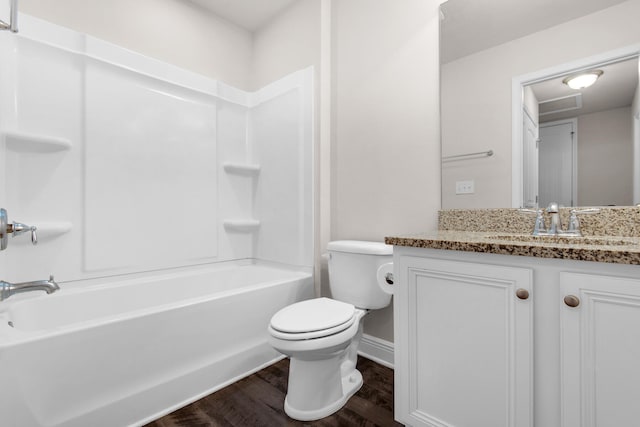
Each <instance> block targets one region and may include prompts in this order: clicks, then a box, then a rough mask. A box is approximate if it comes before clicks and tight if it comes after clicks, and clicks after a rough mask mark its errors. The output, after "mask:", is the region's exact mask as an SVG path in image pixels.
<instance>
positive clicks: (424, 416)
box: [394, 256, 533, 427]
mask: <svg viewBox="0 0 640 427" xmlns="http://www.w3.org/2000/svg"><path fill="white" fill-rule="evenodd" d="M396 261H398V260H396ZM396 265H397V266H398V274H399V281H400V282H401V283H402V285H401V286H399V287H398V288H396V289H397V291H396V296H395V298H396V299H395V303H394V304H395V306H394V309H395V310H396V312H397V313H399V316H397V317H396V319H397V325H398V327H397V328H396V351H397V353H396V355H397V357H396V406H395V408H396V413H399V414H402V418H401V419H400V421H401V422H403V423H405V424H408V425H412V426H476V427H480V426H486V427H501V426H504V427H506V426H523V427H524V426H530V425H531V424H530V420H531V418H532V415H531V399H532V395H531V388H532V378H531V375H532V363H531V351H532V338H533V334H532V314H533V311H532V299H531V298H530V297H529V295H530V293H531V291H532V289H531V285H532V270H531V269H529V268H513V267H506V266H496V265H484V264H480V263H474V262H468V261H454V260H442V259H435V258H426V257H415V256H402V257H400V259H399V262H398V263H397V264H396Z"/></svg>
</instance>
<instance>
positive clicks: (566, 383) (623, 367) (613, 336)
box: [560, 273, 640, 427]
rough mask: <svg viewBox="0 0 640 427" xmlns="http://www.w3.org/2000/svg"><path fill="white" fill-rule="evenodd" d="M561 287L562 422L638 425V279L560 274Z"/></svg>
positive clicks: (569, 425) (592, 426) (588, 426)
mask: <svg viewBox="0 0 640 427" xmlns="http://www.w3.org/2000/svg"><path fill="white" fill-rule="evenodd" d="M560 288H561V291H562V293H561V296H560V297H561V298H562V299H563V300H565V303H564V304H563V303H561V305H562V308H561V310H560V328H561V355H562V356H561V357H562V365H561V393H562V395H561V397H562V407H561V412H562V427H614V426H615V427H631V426H637V425H640V424H639V423H640V280H638V279H628V278H619V277H612V276H594V275H586V274H576V273H561V276H560ZM567 303H569V304H570V305H575V307H571V306H568V305H567ZM576 304H577V305H576Z"/></svg>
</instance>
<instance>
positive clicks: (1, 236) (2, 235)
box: [0, 208, 38, 250]
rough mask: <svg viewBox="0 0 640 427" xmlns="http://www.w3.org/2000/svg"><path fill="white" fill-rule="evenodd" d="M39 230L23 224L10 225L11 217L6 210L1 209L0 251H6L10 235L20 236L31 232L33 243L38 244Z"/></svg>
mask: <svg viewBox="0 0 640 427" xmlns="http://www.w3.org/2000/svg"><path fill="white" fill-rule="evenodd" d="M36 230H37V228H36V227H34V226H32V225H26V224H23V223H21V222H12V223H9V217H8V215H7V211H6V210H5V209H2V208H0V250H5V249H6V248H7V246H8V244H9V240H8V237H9V234H13V236H14V237H15V236H19V235H21V234H23V233H27V232H31V243H33V244H34V245H36V244H38V235H37V234H36Z"/></svg>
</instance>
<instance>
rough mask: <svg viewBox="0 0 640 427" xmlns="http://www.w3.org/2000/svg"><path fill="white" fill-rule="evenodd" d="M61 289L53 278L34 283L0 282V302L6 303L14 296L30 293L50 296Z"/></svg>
mask: <svg viewBox="0 0 640 427" xmlns="http://www.w3.org/2000/svg"><path fill="white" fill-rule="evenodd" d="M59 289H60V287H59V286H58V284H57V283H56V282H55V281H54V280H53V276H49V280H35V281H33V282H23V283H9V282H5V281H4V280H0V301H4V300H6V299H7V298H9V297H10V296H11V295H13V294H17V293H20V292H29V291H45V292H46V293H48V294H50V293H53V292H55V291H57V290H59Z"/></svg>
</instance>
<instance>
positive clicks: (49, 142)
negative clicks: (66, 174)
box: [4, 132, 71, 153]
mask: <svg viewBox="0 0 640 427" xmlns="http://www.w3.org/2000/svg"><path fill="white" fill-rule="evenodd" d="M4 136H5V140H6V141H7V149H9V150H11V151H15V152H22V153H52V152H55V151H65V150H70V149H71V141H70V140H68V139H66V138H59V137H55V136H48V135H37V134H29V133H24V132H5V134H4Z"/></svg>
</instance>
